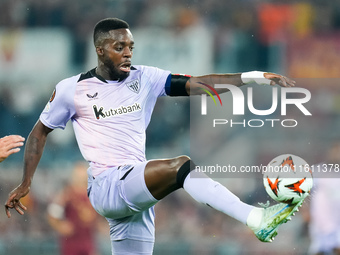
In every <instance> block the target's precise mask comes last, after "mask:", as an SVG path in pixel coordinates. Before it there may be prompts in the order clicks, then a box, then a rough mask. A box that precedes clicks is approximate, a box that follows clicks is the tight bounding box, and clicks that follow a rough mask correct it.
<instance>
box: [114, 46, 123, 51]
mask: <svg viewBox="0 0 340 255" xmlns="http://www.w3.org/2000/svg"><path fill="white" fill-rule="evenodd" d="M115 49H116V51H122V50H123V47H122V46H117V47H116V48H115Z"/></svg>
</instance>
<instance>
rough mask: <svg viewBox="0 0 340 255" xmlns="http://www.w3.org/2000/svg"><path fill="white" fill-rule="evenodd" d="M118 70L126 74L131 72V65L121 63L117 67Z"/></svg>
mask: <svg viewBox="0 0 340 255" xmlns="http://www.w3.org/2000/svg"><path fill="white" fill-rule="evenodd" d="M119 69H120V70H122V71H123V72H127V73H128V72H130V70H131V63H130V62H126V63H123V64H121V65H120V66H119Z"/></svg>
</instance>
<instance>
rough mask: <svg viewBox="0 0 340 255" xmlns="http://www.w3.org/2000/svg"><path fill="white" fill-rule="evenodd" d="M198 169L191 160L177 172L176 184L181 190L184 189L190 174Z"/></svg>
mask: <svg viewBox="0 0 340 255" xmlns="http://www.w3.org/2000/svg"><path fill="white" fill-rule="evenodd" d="M195 168H196V165H195V164H194V162H192V161H191V160H188V161H187V162H185V163H184V164H183V165H182V166H181V167H180V169H179V170H178V172H177V176H176V182H177V185H178V187H179V188H183V184H184V180H185V178H187V176H188V174H189V173H190V172H191V171H192V170H194V169H195Z"/></svg>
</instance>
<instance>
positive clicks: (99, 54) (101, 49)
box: [96, 46, 104, 56]
mask: <svg viewBox="0 0 340 255" xmlns="http://www.w3.org/2000/svg"><path fill="white" fill-rule="evenodd" d="M96 52H97V55H98V56H103V55H104V50H103V48H102V47H101V46H97V47H96Z"/></svg>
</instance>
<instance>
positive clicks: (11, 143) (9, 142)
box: [0, 135, 25, 162]
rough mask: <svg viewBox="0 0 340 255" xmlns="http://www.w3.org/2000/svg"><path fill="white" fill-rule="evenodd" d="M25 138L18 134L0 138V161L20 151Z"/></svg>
mask: <svg viewBox="0 0 340 255" xmlns="http://www.w3.org/2000/svg"><path fill="white" fill-rule="evenodd" d="M24 141H25V138H23V137H22V136H20V135H9V136H5V137H2V138H0V162H2V161H4V160H5V159H6V158H7V157H8V156H10V155H12V154H13V153H17V152H19V151H20V148H19V147H21V146H23V145H24Z"/></svg>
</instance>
